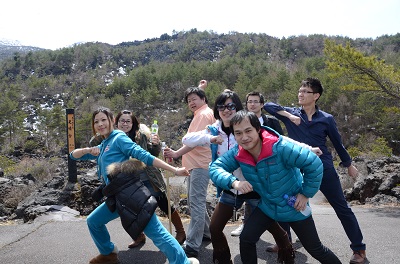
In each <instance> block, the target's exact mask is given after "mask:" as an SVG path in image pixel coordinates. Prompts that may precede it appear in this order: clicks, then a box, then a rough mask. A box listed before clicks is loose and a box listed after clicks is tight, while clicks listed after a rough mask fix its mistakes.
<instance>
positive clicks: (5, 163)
mask: <svg viewBox="0 0 400 264" xmlns="http://www.w3.org/2000/svg"><path fill="white" fill-rule="evenodd" d="M14 165H15V162H14V161H13V160H11V159H9V158H7V157H6V156H3V155H0V168H2V169H3V171H4V174H6V175H7V174H9V172H10V169H11V170H12V169H13V166H14Z"/></svg>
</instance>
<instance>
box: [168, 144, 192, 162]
mask: <svg viewBox="0 0 400 264" xmlns="http://www.w3.org/2000/svg"><path fill="white" fill-rule="evenodd" d="M192 149H193V148H191V147H188V146H186V145H183V146H182V147H181V148H180V149H178V150H173V149H171V148H165V149H164V157H166V158H174V159H177V158H179V157H180V156H182V155H184V154H186V153H188V152H189V151H191V150H192Z"/></svg>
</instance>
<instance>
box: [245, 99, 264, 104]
mask: <svg viewBox="0 0 400 264" xmlns="http://www.w3.org/2000/svg"><path fill="white" fill-rule="evenodd" d="M246 103H248V104H259V103H261V102H259V101H257V100H256V101H251V100H250V101H247V102H246Z"/></svg>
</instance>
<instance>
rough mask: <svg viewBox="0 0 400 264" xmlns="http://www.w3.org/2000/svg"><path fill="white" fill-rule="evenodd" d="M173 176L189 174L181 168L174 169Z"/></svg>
mask: <svg viewBox="0 0 400 264" xmlns="http://www.w3.org/2000/svg"><path fill="white" fill-rule="evenodd" d="M175 175H178V176H189V175H190V174H189V171H188V170H187V169H186V168H185V167H182V168H176V171H175Z"/></svg>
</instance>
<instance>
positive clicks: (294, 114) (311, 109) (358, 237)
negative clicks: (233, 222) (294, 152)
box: [264, 78, 366, 263]
mask: <svg viewBox="0 0 400 264" xmlns="http://www.w3.org/2000/svg"><path fill="white" fill-rule="evenodd" d="M322 92H323V87H322V84H321V82H320V81H319V80H318V79H316V78H307V79H305V80H303V81H302V82H301V86H300V89H299V91H298V100H299V104H300V107H282V106H280V105H278V104H275V103H266V104H265V105H264V109H265V110H266V111H267V112H268V113H270V114H272V115H274V116H275V117H277V118H278V119H279V120H281V121H282V122H283V123H284V124H285V126H286V129H287V131H288V134H289V137H291V138H293V139H294V140H297V141H300V142H303V143H306V144H308V145H310V146H313V147H319V148H320V149H321V150H322V155H321V156H320V158H321V160H322V163H323V166H324V174H323V178H322V183H321V187H320V190H321V192H322V193H323V194H324V195H325V197H326V199H327V200H328V202H329V203H330V204H331V206H332V207H333V208H334V210H335V212H336V215H337V216H338V217H339V219H340V221H341V223H342V226H343V228H344V230H345V232H346V235H347V237H348V238H349V240H350V242H351V244H350V248H351V249H352V250H353V255H352V257H351V259H350V263H365V260H366V253H365V249H366V245H365V244H364V243H363V235H362V232H361V229H360V226H359V224H358V221H357V218H356V216H355V215H354V213H353V211H352V210H351V208H350V207H349V206H348V203H347V201H346V199H345V197H344V195H343V190H342V186H341V184H340V180H339V176H338V175H337V172H336V169H335V167H334V164H333V158H332V155H331V153H330V152H329V150H328V147H327V146H326V138H327V137H329V139H330V140H331V142H332V144H333V146H334V148H335V150H336V152H337V153H338V156H339V157H340V159H341V163H340V165H341V166H343V167H346V168H347V169H348V174H349V176H350V177H353V178H356V177H357V175H358V170H357V168H356V167H355V166H353V165H352V159H351V157H350V155H349V153H348V152H347V150H346V149H345V147H344V146H343V143H342V139H341V136H340V134H339V131H338V129H337V126H336V122H335V119H334V118H333V116H332V115H331V114H329V113H326V112H324V111H321V110H319V108H318V106H317V105H316V102H317V101H318V99H319V98H320V97H321V95H322ZM299 196H302V197H301V198H302V199H308V198H311V197H304V196H303V195H302V194H299V195H298V197H297V198H299Z"/></svg>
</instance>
